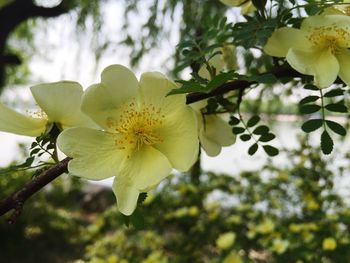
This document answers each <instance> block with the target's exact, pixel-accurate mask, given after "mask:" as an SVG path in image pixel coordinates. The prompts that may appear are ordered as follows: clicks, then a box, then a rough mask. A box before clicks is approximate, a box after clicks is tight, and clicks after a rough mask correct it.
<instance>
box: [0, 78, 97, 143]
mask: <svg viewBox="0 0 350 263" xmlns="http://www.w3.org/2000/svg"><path fill="white" fill-rule="evenodd" d="M31 92H32V95H33V97H34V99H35V101H36V102H37V104H38V106H39V107H40V108H41V109H39V110H37V111H35V112H33V113H32V114H31V115H32V116H30V114H28V115H25V114H21V113H19V112H17V111H14V110H12V109H10V108H8V107H7V106H5V105H4V104H1V103H0V131H4V132H10V133H14V134H18V135H25V136H33V137H37V136H40V135H41V134H43V133H45V132H49V131H50V130H51V129H52V127H53V124H55V125H56V126H57V127H58V128H59V129H66V128H69V127H75V126H83V127H91V126H94V124H93V123H92V121H91V120H90V119H89V118H88V117H87V116H85V115H84V114H83V113H82V112H81V111H80V104H81V97H82V95H83V88H82V87H81V86H80V84H79V83H77V82H72V81H60V82H55V83H47V84H40V85H37V86H33V87H31Z"/></svg>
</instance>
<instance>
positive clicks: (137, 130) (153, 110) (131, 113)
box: [108, 102, 164, 151]
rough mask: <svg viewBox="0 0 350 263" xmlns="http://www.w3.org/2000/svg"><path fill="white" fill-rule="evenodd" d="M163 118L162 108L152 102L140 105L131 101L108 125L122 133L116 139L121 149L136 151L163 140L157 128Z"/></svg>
mask: <svg viewBox="0 0 350 263" xmlns="http://www.w3.org/2000/svg"><path fill="white" fill-rule="evenodd" d="M163 118H164V115H162V114H161V110H160V109H159V108H157V107H155V106H153V105H152V104H150V105H141V106H138V105H136V103H135V102H131V103H129V104H126V105H125V106H123V109H122V114H121V115H120V117H119V118H117V119H115V120H110V121H108V126H109V127H110V128H113V129H114V130H115V132H116V133H117V134H118V135H122V136H121V137H120V136H118V139H116V145H117V146H118V148H119V149H128V150H132V151H134V150H140V149H141V148H142V147H143V146H144V145H149V146H151V145H154V144H156V143H159V142H161V141H162V139H161V137H160V135H159V133H158V132H157V128H158V127H159V126H161V124H162V122H163Z"/></svg>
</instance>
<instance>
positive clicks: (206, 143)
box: [191, 101, 236, 157]
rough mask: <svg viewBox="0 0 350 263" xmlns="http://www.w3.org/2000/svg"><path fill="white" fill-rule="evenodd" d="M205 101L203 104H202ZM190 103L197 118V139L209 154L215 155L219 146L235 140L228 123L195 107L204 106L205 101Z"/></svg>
mask: <svg viewBox="0 0 350 263" xmlns="http://www.w3.org/2000/svg"><path fill="white" fill-rule="evenodd" d="M204 103H205V104H204ZM194 104H196V105H194V106H193V105H191V106H192V107H193V109H194V111H195V112H196V115H197V119H198V133H199V141H200V143H201V146H202V148H203V149H204V151H205V152H206V153H207V155H209V156H212V157H213V156H217V155H219V154H220V152H221V148H222V147H225V146H230V145H232V144H234V143H235V142H236V136H235V135H234V134H233V133H232V131H231V127H230V125H229V124H228V123H227V122H226V121H224V120H223V119H222V118H221V117H220V116H218V115H216V114H210V115H202V113H201V110H198V109H197V108H196V107H201V106H203V105H204V106H203V107H205V105H206V101H204V102H203V101H199V102H196V103H194Z"/></svg>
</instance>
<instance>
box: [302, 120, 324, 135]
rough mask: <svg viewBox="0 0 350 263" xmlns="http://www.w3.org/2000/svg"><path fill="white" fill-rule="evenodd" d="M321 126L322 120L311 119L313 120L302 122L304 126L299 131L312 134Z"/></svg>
mask: <svg viewBox="0 0 350 263" xmlns="http://www.w3.org/2000/svg"><path fill="white" fill-rule="evenodd" d="M322 124H323V120H322V119H313V120H308V121H306V122H304V124H303V125H302V126H301V129H302V130H303V131H304V132H307V133H309V132H313V131H315V130H317V129H319V128H320V127H321V126H322Z"/></svg>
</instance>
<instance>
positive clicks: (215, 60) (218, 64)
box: [198, 49, 225, 80]
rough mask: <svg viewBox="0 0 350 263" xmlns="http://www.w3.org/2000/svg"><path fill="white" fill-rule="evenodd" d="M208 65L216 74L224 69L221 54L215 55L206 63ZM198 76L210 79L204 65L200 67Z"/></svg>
mask: <svg viewBox="0 0 350 263" xmlns="http://www.w3.org/2000/svg"><path fill="white" fill-rule="evenodd" d="M218 50H219V49H217V50H215V52H216V51H218ZM208 63H209V64H210V66H212V67H214V68H215V70H216V74H218V73H220V71H223V70H224V69H225V61H224V59H223V56H222V54H217V55H215V56H214V57H212V58H211V59H210V60H209V61H208ZM198 75H199V76H201V77H202V78H205V79H208V80H210V79H211V77H210V73H209V71H208V70H207V66H206V65H205V64H204V65H202V66H201V67H200V69H199V71H198Z"/></svg>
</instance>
